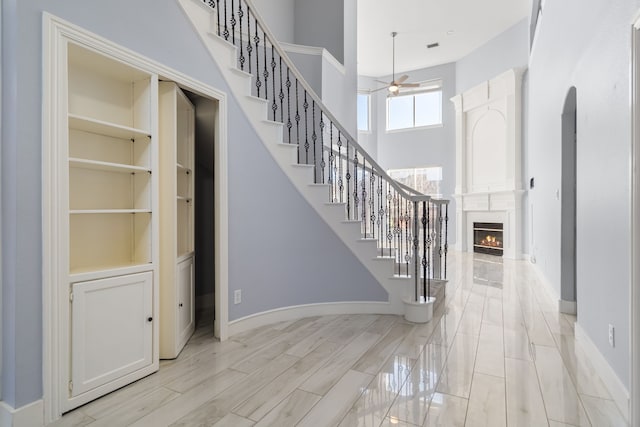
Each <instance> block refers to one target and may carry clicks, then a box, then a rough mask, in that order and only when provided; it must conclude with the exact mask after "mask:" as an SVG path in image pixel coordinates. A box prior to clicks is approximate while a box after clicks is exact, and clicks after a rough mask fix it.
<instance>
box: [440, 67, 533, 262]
mask: <svg viewBox="0 0 640 427" xmlns="http://www.w3.org/2000/svg"><path fill="white" fill-rule="evenodd" d="M521 85H522V70H519V69H511V70H508V71H506V72H505V73H502V74H500V75H499V76H497V77H495V78H494V79H491V80H488V81H486V82H483V83H481V84H479V85H478V86H475V87H474V88H472V89H469V90H468V91H466V92H464V93H461V94H458V95H456V96H455V97H453V98H451V101H452V102H453V103H454V105H455V109H456V187H455V194H454V197H455V198H456V219H457V222H456V224H457V227H458V230H459V232H458V233H457V234H458V241H457V246H458V249H459V250H462V251H472V250H473V223H474V222H501V223H503V225H504V235H503V238H504V242H503V249H504V253H503V256H504V257H505V258H519V257H521V256H522V195H523V194H524V189H523V188H522V172H521V164H522V163H521V147H522V143H521V111H522V103H521Z"/></svg>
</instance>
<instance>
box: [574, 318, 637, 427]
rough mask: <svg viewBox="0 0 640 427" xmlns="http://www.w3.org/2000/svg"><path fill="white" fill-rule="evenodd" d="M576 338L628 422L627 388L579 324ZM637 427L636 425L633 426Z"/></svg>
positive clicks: (576, 328)
mask: <svg viewBox="0 0 640 427" xmlns="http://www.w3.org/2000/svg"><path fill="white" fill-rule="evenodd" d="M575 338H576V344H578V345H580V346H581V347H582V349H583V350H584V353H585V354H586V355H587V358H588V359H589V361H590V362H591V364H592V365H593V367H594V369H595V370H596V372H598V374H599V375H600V378H601V379H602V382H603V383H604V384H605V385H606V386H607V390H608V391H609V394H611V397H612V398H613V401H614V402H615V403H616V406H617V407H618V409H619V410H620V412H621V413H622V415H623V416H624V418H625V419H626V420H628V419H629V392H628V391H627V388H626V387H625V386H624V384H622V381H620V378H618V375H617V374H616V373H615V372H614V370H613V368H611V365H609V363H607V360H606V359H605V358H604V356H603V355H602V353H600V350H598V347H596V345H595V344H594V343H593V341H591V338H589V336H588V335H587V333H586V332H585V331H584V329H582V326H580V324H579V323H577V322H576V324H575ZM631 425H636V424H633V423H632V424H631Z"/></svg>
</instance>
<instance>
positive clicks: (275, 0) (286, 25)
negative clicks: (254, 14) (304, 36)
mask: <svg viewBox="0 0 640 427" xmlns="http://www.w3.org/2000/svg"><path fill="white" fill-rule="evenodd" d="M253 5H254V6H255V7H256V8H257V9H258V13H259V14H260V16H261V17H262V18H263V19H264V20H265V22H266V23H267V25H268V26H269V29H270V30H271V31H272V32H273V34H274V35H275V36H276V38H277V39H278V41H281V42H286V43H294V31H293V29H294V9H295V0H253Z"/></svg>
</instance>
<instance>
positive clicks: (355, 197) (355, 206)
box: [353, 147, 360, 219]
mask: <svg viewBox="0 0 640 427" xmlns="http://www.w3.org/2000/svg"><path fill="white" fill-rule="evenodd" d="M353 150H354V155H353V211H354V215H353V219H360V218H359V216H358V205H359V202H360V198H359V197H358V150H357V149H356V148H355V147H354V149H353Z"/></svg>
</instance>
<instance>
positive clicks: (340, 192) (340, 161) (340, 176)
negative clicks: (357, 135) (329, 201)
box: [338, 130, 348, 218]
mask: <svg viewBox="0 0 640 427" xmlns="http://www.w3.org/2000/svg"><path fill="white" fill-rule="evenodd" d="M340 134H341V132H340V131H339V130H338V193H339V194H340V203H343V198H342V190H343V189H344V181H343V179H342V138H341V135H340ZM347 218H348V217H347Z"/></svg>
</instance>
